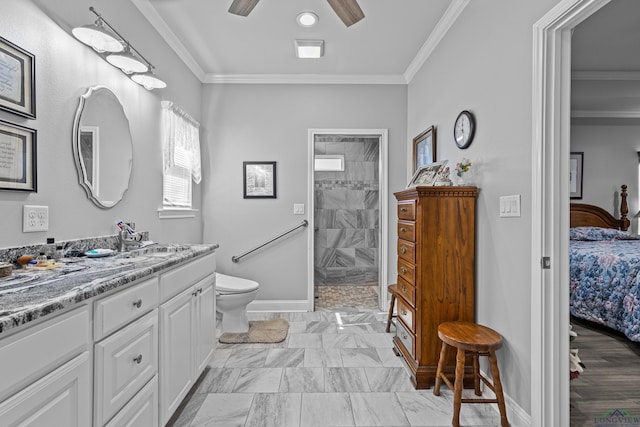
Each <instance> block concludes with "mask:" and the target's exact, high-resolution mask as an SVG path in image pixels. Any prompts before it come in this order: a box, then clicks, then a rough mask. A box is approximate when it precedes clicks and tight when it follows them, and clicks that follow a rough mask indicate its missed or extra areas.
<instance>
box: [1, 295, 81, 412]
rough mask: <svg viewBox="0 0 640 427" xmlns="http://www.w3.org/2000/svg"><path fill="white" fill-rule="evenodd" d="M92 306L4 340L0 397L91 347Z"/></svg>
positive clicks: (6, 395)
mask: <svg viewBox="0 0 640 427" xmlns="http://www.w3.org/2000/svg"><path fill="white" fill-rule="evenodd" d="M90 325H91V318H90V314H89V310H88V306H86V305H85V306H84V307H83V308H81V309H79V310H74V311H72V312H70V313H66V314H63V315H60V316H59V317H55V318H53V319H51V320H49V321H46V322H44V323H41V324H39V325H36V326H34V327H32V328H28V329H27V330H25V331H24V332H20V333H18V334H15V335H12V336H10V337H8V338H5V339H3V340H2V341H0V361H1V363H0V401H2V400H4V399H5V398H6V397H8V396H10V395H12V394H14V393H15V392H16V391H18V390H19V389H21V388H23V387H25V386H27V385H28V384H30V383H32V382H33V381H35V380H37V379H38V378H41V377H42V376H43V375H45V374H47V373H49V372H51V371H52V370H53V369H55V368H57V367H58V366H61V365H62V364H64V363H65V362H67V361H68V360H70V359H72V358H73V357H74V356H76V355H78V354H80V353H82V352H83V351H85V350H87V349H88V348H89V345H90V344H89V342H90V337H91V328H90Z"/></svg>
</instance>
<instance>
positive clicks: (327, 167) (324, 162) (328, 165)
mask: <svg viewBox="0 0 640 427" xmlns="http://www.w3.org/2000/svg"><path fill="white" fill-rule="evenodd" d="M314 161H315V162H314V167H313V169H314V170H315V171H316V172H319V171H322V172H342V171H344V156H343V155H341V154H332V155H320V154H316V156H315V159H314Z"/></svg>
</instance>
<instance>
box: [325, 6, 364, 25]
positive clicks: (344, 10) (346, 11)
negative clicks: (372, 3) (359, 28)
mask: <svg viewBox="0 0 640 427" xmlns="http://www.w3.org/2000/svg"><path fill="white" fill-rule="evenodd" d="M327 1H328V2H329V4H330V5H331V7H332V8H333V11H334V12H335V13H336V15H338V18H340V19H341V20H342V22H344V25H346V26H347V27H350V26H351V25H353V24H355V23H356V22H358V21H360V20H361V19H362V18H364V12H363V11H362V9H360V6H359V5H358V2H357V1H356V0H327Z"/></svg>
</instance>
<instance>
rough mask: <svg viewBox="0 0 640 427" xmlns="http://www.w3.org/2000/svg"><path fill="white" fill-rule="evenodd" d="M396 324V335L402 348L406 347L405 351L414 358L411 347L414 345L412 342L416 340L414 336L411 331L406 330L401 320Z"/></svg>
mask: <svg viewBox="0 0 640 427" xmlns="http://www.w3.org/2000/svg"><path fill="white" fill-rule="evenodd" d="M396 325H397V328H396V336H397V337H398V339H399V340H400V342H401V343H402V345H404V348H406V349H407V352H408V353H409V354H410V355H411V357H413V358H415V355H414V354H413V348H414V347H415V346H414V343H415V341H416V338H415V337H414V336H413V334H412V333H411V332H409V331H407V329H406V328H405V327H404V325H403V324H402V322H397V323H396Z"/></svg>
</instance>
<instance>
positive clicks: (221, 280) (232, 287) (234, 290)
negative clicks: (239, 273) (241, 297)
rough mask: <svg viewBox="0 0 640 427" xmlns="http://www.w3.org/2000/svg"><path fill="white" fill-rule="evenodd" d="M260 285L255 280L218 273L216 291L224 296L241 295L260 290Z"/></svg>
mask: <svg viewBox="0 0 640 427" xmlns="http://www.w3.org/2000/svg"><path fill="white" fill-rule="evenodd" d="M259 286H260V285H259V284H258V282H254V281H253V280H249V279H243V278H240V277H234V276H227V275H226V274H220V273H216V291H218V292H220V293H223V294H241V293H245V292H251V291H255V290H256V289H258V287H259Z"/></svg>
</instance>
